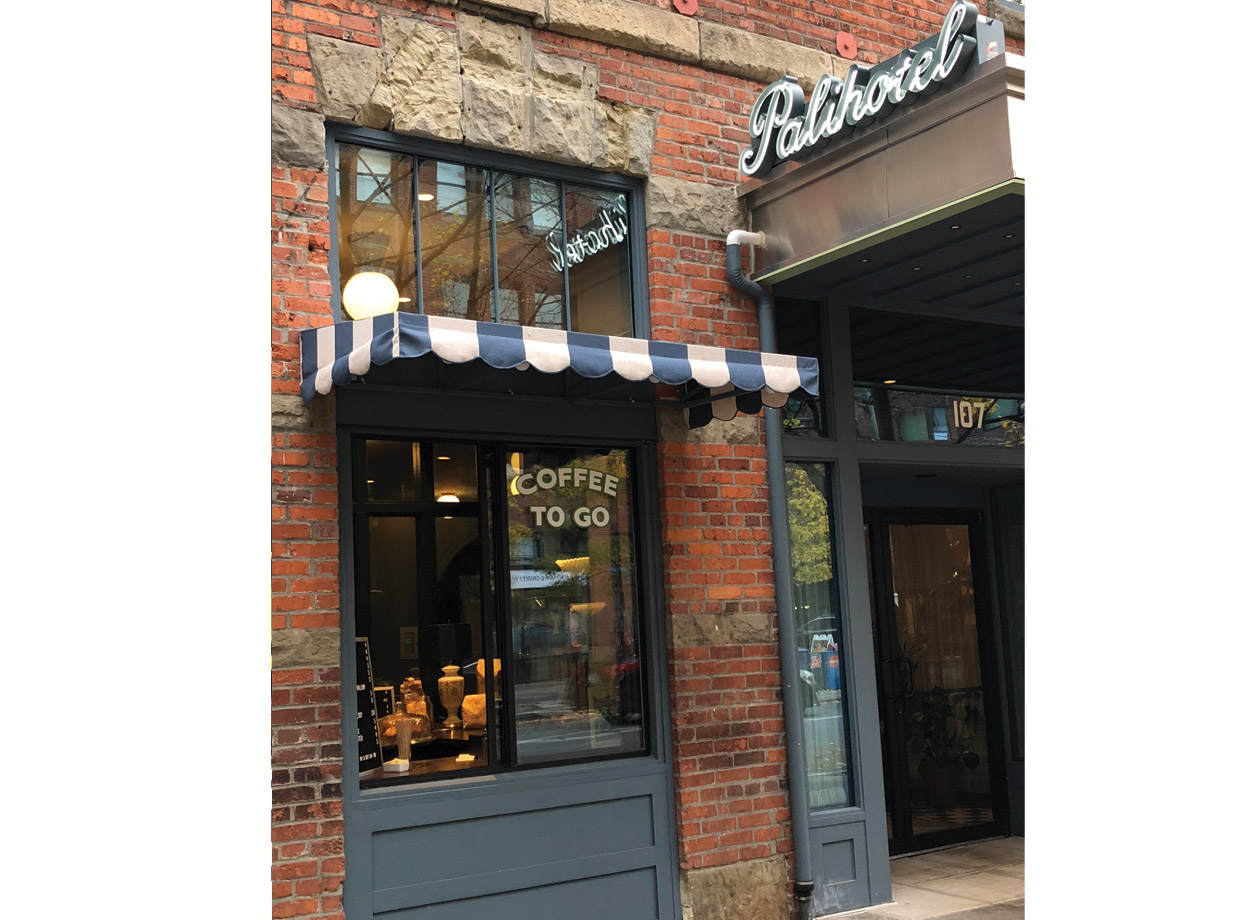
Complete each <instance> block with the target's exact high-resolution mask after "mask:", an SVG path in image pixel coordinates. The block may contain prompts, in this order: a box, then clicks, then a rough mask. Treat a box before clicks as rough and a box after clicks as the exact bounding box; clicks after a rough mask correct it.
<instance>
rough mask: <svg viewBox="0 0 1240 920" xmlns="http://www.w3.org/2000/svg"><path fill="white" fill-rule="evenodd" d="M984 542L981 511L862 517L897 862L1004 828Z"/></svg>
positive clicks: (887, 512) (904, 512)
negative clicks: (908, 854) (900, 857)
mask: <svg viewBox="0 0 1240 920" xmlns="http://www.w3.org/2000/svg"><path fill="white" fill-rule="evenodd" d="M980 531H981V526H980V514H979V513H978V512H975V511H969V510H962V511H955V510H945V511H930V510H920V509H919V510H892V509H881V510H880V509H870V510H867V512H866V532H867V535H868V540H869V562H870V586H871V588H870V590H871V600H872V603H873V606H874V611H873V612H874V628H875V635H874V642H875V655H874V659H875V662H876V666H877V669H878V692H879V712H880V720H881V732H882V744H883V770H884V778H885V781H886V788H887V809H888V834H889V836H890V838H891V852H892V853H893V854H895V853H905V852H909V851H912V850H921V849H926V848H929V847H936V846H943V845H945V844H949V843H956V842H959V841H962V840H970V839H976V838H979V837H986V836H993V835H995V834H998V833H1000V832H1001V828H1002V825H1003V823H1004V822H1005V820H1006V814H1001V812H1002V811H1003V809H1004V802H1005V800H1004V798H1003V796H1002V795H1001V794H1000V790H1001V789H1002V785H1001V780H1002V776H1001V773H1002V768H1003V758H1002V753H1001V749H1000V748H998V747H997V744H998V743H999V739H998V738H997V737H996V732H995V728H997V722H998V711H997V709H995V706H996V705H997V702H996V701H997V696H995V694H994V693H993V691H992V690H991V688H992V687H994V675H993V664H994V662H993V641H992V639H991V634H990V633H991V631H990V629H989V605H988V604H987V603H986V599H987V593H986V587H985V582H984V581H983V577H982V576H983V575H984V567H985V564H984V562H983V561H982V560H984V556H983V555H982V554H981V552H980V549H981V546H982V543H981V532H980ZM979 569H980V570H983V571H979ZM992 723H993V724H992Z"/></svg>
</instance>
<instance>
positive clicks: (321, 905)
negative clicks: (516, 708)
mask: <svg viewBox="0 0 1240 920" xmlns="http://www.w3.org/2000/svg"><path fill="white" fill-rule="evenodd" d="M276 5H277V6H279V4H276ZM280 34H281V33H273V37H274V36H276V35H280ZM287 38H289V39H290V40H291V39H293V36H287ZM277 47H281V46H277ZM282 47H289V46H282ZM302 47H303V49H304V43H303V44H302ZM275 51H276V49H275V48H273V54H274V53H275ZM281 53H283V52H281ZM305 63H306V64H307V65H308V63H309V62H308V60H307V61H306V62H305ZM284 71H286V68H282V67H280V66H277V65H274V64H273V67H272V73H273V77H274V76H275V75H276V74H277V73H280V72H284ZM307 72H308V71H307ZM297 86H299V87H300V88H301V89H307V87H305V86H304V85H302V84H297ZM277 88H278V87H277ZM308 91H309V92H310V94H311V98H312V97H313V91H312V90H308ZM271 192H272V201H271V217H272V223H271V243H272V248H271V254H272V255H271V258H272V262H271V310H272V314H271V389H272V393H273V394H278V395H293V394H296V393H297V392H298V386H299V382H300V368H299V363H298V357H299V355H300V348H299V344H298V333H299V332H300V331H301V330H302V329H305V328H308V327H311V326H320V325H325V324H330V323H331V321H332V316H331V300H330V297H331V280H330V278H329V277H328V273H327V259H328V256H329V249H330V243H329V240H330V232H329V224H328V214H327V174H326V173H325V172H320V171H316V170H306V169H287V168H273V170H272V176H271ZM336 487H337V476H336V439H335V437H334V436H333V435H330V434H319V433H298V432H296V431H286V430H278V429H277V430H274V431H273V432H272V439H271V541H272V542H271V555H272V560H271V594H272V598H271V628H272V631H273V633H274V632H276V631H278V630H284V629H289V628H293V629H323V628H328V629H335V628H338V627H339V625H340V585H339V573H340V563H339V554H338V546H337V540H338V538H339V511H338V507H337V493H336ZM276 641H277V642H278V639H277V640H276ZM342 699H343V697H342V695H341V687H340V669H339V667H317V668H291V669H280V668H276V669H274V670H273V671H272V675H271V766H272V769H271V785H272V793H271V804H272V811H271V822H272V827H271V843H272V854H271V859H272V873H271V877H272V882H271V896H272V916H273V917H300V916H317V917H343V916H344V915H343V913H342V912H341V909H340V904H341V900H340V899H341V885H342V883H343V880H344V836H343V834H344V828H343V820H342V817H341V814H342V809H341V793H340V777H341V768H342V761H341V737H340V717H341V701H342Z"/></svg>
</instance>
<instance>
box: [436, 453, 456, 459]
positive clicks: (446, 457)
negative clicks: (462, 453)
mask: <svg viewBox="0 0 1240 920" xmlns="http://www.w3.org/2000/svg"><path fill="white" fill-rule="evenodd" d="M435 459H436V460H451V459H452V458H451V457H449V456H447V455H446V454H445V455H444V456H442V457H436V458H435Z"/></svg>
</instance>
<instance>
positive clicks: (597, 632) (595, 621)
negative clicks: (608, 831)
mask: <svg viewBox="0 0 1240 920" xmlns="http://www.w3.org/2000/svg"><path fill="white" fill-rule="evenodd" d="M629 467H630V464H629V455H628V452H627V451H623V450H612V451H598V452H592V451H586V452H583V451H578V450H547V449H543V450H527V451H517V452H514V453H513V454H512V456H511V458H510V463H509V467H508V470H509V478H510V480H511V482H510V486H509V489H508V558H509V571H510V575H511V576H512V581H511V589H510V591H511V598H512V602H511V609H512V647H513V654H514V659H515V660H514V665H515V667H516V680H515V685H516V700H515V703H514V709H515V710H516V738H517V759H518V761H519V762H520V763H534V762H538V761H553V760H564V759H567V758H576V757H591V756H597V755H598V754H599V753H618V752H624V751H638V750H641V749H642V747H643V746H644V744H645V738H644V732H643V730H642V721H643V719H642V712H643V705H642V689H641V669H640V666H639V665H640V656H639V652H640V642H639V633H640V630H639V628H638V627H639V620H638V602H637V572H636V569H635V560H636V548H635V545H634V543H635V537H634V533H633V503H632V493H631V485H630V477H629Z"/></svg>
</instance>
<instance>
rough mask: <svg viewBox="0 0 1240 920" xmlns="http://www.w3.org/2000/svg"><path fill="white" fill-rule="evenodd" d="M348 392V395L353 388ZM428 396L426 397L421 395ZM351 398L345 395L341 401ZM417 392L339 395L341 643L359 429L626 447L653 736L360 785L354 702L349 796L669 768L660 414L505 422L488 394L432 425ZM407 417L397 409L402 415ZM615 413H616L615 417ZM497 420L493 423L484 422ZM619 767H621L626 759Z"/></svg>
mask: <svg viewBox="0 0 1240 920" xmlns="http://www.w3.org/2000/svg"><path fill="white" fill-rule="evenodd" d="M346 393H347V394H348V395H345V394H346ZM421 395H423V396H424V394H421ZM341 397H343V398H341ZM418 397H419V394H417V393H413V392H410V393H408V394H402V393H400V392H398V391H394V390H393V389H389V388H384V389H383V390H382V391H380V392H373V393H372V392H369V388H367V387H363V386H356V387H342V388H341V392H340V393H338V395H337V398H338V400H339V402H338V406H337V457H338V465H337V476H338V480H339V490H338V491H339V502H340V508H341V514H340V539H339V547H340V549H339V553H340V642H341V648H342V649H346V650H351V649H352V648H353V642H354V639H355V638H356V615H355V610H356V597H355V593H356V592H355V587H356V585H355V581H356V579H355V577H354V567H355V564H356V560H355V555H356V554H355V552H354V540H355V533H354V527H353V506H354V502H353V486H354V482H353V480H354V470H353V460H352V449H351V442H352V439H353V437H354V436H355V435H363V436H365V435H374V436H380V437H382V436H387V437H400V438H411V439H427V440H430V439H439V440H442V439H445V438H450V439H452V440H456V441H471V442H474V443H480V442H496V441H515V442H520V443H523V444H531V445H548V446H564V447H576V446H581V447H599V446H607V447H623V448H628V449H630V450H632V451H633V461H634V466H635V471H634V475H633V477H632V487H633V489H634V490H635V492H634V499H633V512H634V532H635V535H636V536H637V541H638V546H637V554H638V558H639V559H640V560H641V568H640V570H639V572H640V573H641V575H640V577H639V579H638V592H639V597H640V599H641V604H642V614H641V629H642V638H643V640H644V651H643V657H644V658H645V659H646V662H645V667H644V672H645V673H644V681H645V683H644V684H643V692H644V693H645V694H646V698H647V700H648V703H647V706H646V715H647V719H648V725H647V740H648V744H649V750H648V751H647V752H645V753H642V754H626V755H623V756H614V757H602V758H597V759H590V760H581V761H575V762H569V763H561V764H554V765H547V766H544V765H541V764H532V765H529V766H524V767H512V766H510V767H506V768H502V769H499V770H494V771H488V772H486V773H479V774H473V775H453V774H449V775H448V776H446V777H445V778H443V779H428V780H422V781H418V782H416V783H409V784H407V785H401V786H391V787H381V788H375V789H362V788H361V787H360V783H359V779H360V777H359V775H358V772H359V771H358V766H357V736H356V731H352V730H350V724H349V722H350V719H349V718H347V717H351V716H353V713H352V711H351V709H350V706H349V705H348V704H347V702H346V705H345V707H344V709H345V712H344V717H342V730H343V744H342V755H343V757H344V768H343V771H342V773H343V776H342V781H343V792H344V795H345V797H346V799H348V800H349V801H351V802H359V803H360V802H370V801H382V800H384V799H400V798H402V797H404V796H408V795H417V794H422V793H426V792H436V791H441V792H442V791H447V792H449V793H451V792H452V790H460V789H461V788H462V787H466V786H468V785H471V784H478V785H490V784H495V783H501V784H502V783H511V782H520V781H521V778H522V777H529V776H531V775H537V776H542V775H543V774H551V775H553V776H560V777H562V778H563V779H564V780H568V779H569V778H570V777H573V776H580V775H589V774H592V773H595V772H598V771H607V770H609V769H620V770H621V772H622V773H628V772H631V770H632V768H631V767H629V768H626V767H624V766H623V765H625V764H634V763H637V764H640V762H641V761H648V762H653V763H652V764H651V766H652V767H653V766H655V765H656V764H657V765H658V768H659V769H664V767H665V765H667V764H668V763H670V761H669V758H670V755H671V713H670V708H669V696H668V691H669V688H668V684H667V676H666V667H665V666H664V665H665V664H666V662H667V654H668V651H667V635H666V624H665V623H664V621H663V618H662V617H661V616H658V615H657V612H658V611H661V610H663V609H665V608H664V600H663V567H662V560H661V557H660V549H659V548H660V547H661V546H662V538H661V525H660V519H659V508H658V503H657V495H658V467H657V457H656V455H655V444H654V437H655V425H654V419H653V412H652V411H651V410H650V409H648V408H646V409H644V410H643V409H613V408H607V407H596V408H594V409H592V410H591V412H590V413H589V414H586V413H581V414H576V415H575V417H574V418H573V424H569V425H565V423H564V418H563V417H562V415H561V414H560V413H559V412H557V411H556V409H555V408H554V407H550V406H546V405H542V404H535V405H531V406H529V407H527V408H526V409H525V410H524V412H522V410H516V411H514V409H513V407H512V406H511V404H508V408H507V409H506V411H505V412H504V413H503V418H505V419H506V421H498V419H497V417H496V416H495V415H494V414H492V413H490V412H488V411H487V407H486V405H485V404H486V403H488V402H492V403H493V402H495V400H494V399H488V398H487V397H470V396H460V397H458V399H457V400H455V402H456V403H457V406H456V409H455V411H454V412H453V413H452V414H453V415H454V417H455V418H457V419H458V420H459V419H460V418H470V419H475V420H482V421H475V423H474V424H475V425H476V426H478V427H475V428H469V429H459V428H457V429H446V428H445V427H443V426H442V425H441V424H435V423H434V420H435V419H436V416H437V413H433V412H432V413H428V415H429V417H430V420H431V423H430V424H427V423H426V422H421V423H419V422H417V421H414V419H413V418H411V417H410V416H416V415H417V414H419V413H418V411H417V408H416V401H418ZM396 402H400V403H404V404H405V406H406V408H407V409H408V410H409V414H408V415H404V414H403V413H402V415H404V418H405V419H406V420H407V421H406V423H405V424H401V423H399V422H395V423H394V422H393V421H381V419H388V418H393V416H396V414H395V413H391V412H390V411H387V407H390V406H391V405H392V404H393V403H396ZM469 404H474V405H476V410H470V409H468V408H466V407H467V406H468V405H469ZM523 414H524V415H529V416H534V417H531V418H528V419H526V420H524V421H527V422H528V423H529V424H525V423H523V419H522V415H523ZM397 417H399V416H397ZM609 417H614V418H612V419H611V420H609ZM488 419H495V421H492V422H491V423H490V424H486V420H488ZM587 421H588V422H589V423H590V424H591V426H593V425H597V426H598V428H596V429H595V430H602V431H608V432H611V434H610V435H609V436H606V437H600V436H598V435H597V434H590V433H588V432H587V431H584V430H582V427H583V423H586V422H587ZM340 664H341V684H342V686H344V687H352V686H354V685H355V683H356V675H355V674H354V673H353V672H354V667H355V665H354V661H353V657H352V655H351V654H350V655H345V654H343V652H342V654H341V658H340ZM618 765H620V766H618Z"/></svg>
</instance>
